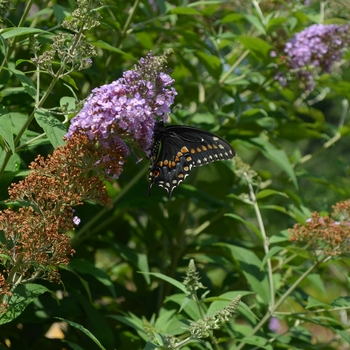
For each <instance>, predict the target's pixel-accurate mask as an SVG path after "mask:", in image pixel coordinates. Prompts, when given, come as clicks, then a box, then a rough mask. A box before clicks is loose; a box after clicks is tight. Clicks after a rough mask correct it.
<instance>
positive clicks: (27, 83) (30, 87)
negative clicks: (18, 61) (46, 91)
mask: <svg viewBox="0 0 350 350" xmlns="http://www.w3.org/2000/svg"><path fill="white" fill-rule="evenodd" d="M9 71H10V72H12V73H13V74H14V75H15V76H16V78H17V79H18V80H19V81H20V82H21V84H22V86H23V88H24V90H25V91H26V92H27V93H28V95H29V96H31V97H32V98H33V99H34V100H35V99H36V88H35V86H34V84H33V82H32V81H31V80H30V79H29V78H28V77H27V76H26V75H25V74H24V73H23V72H21V71H20V70H18V69H14V68H9Z"/></svg>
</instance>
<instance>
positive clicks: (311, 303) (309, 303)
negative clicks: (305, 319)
mask: <svg viewBox="0 0 350 350" xmlns="http://www.w3.org/2000/svg"><path fill="white" fill-rule="evenodd" d="M312 307H317V308H320V307H322V308H323V309H330V308H331V306H330V305H329V304H326V303H323V302H322V301H320V300H317V299H315V298H313V297H311V296H309V298H308V300H307V306H306V309H310V308H312Z"/></svg>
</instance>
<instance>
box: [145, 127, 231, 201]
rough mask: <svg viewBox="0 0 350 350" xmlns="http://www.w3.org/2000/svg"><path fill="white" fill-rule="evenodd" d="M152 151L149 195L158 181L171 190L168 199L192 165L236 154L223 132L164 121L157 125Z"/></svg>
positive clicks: (160, 184) (188, 172)
mask: <svg viewBox="0 0 350 350" xmlns="http://www.w3.org/2000/svg"><path fill="white" fill-rule="evenodd" d="M150 151H151V153H150V158H151V165H150V167H149V180H150V184H149V188H148V195H150V194H151V187H152V185H153V183H155V184H157V185H158V186H160V187H163V188H165V189H166V190H167V191H168V195H169V199H170V197H171V194H172V192H173V190H174V188H175V187H177V186H178V185H179V183H180V182H182V181H184V180H185V179H186V177H187V176H188V175H189V174H190V172H191V169H192V167H197V166H202V165H206V164H208V163H210V162H215V161H216V160H224V159H231V158H233V157H234V156H235V151H234V149H233V148H232V147H231V145H230V144H229V143H228V142H227V141H225V140H224V139H223V138H221V137H220V136H217V135H215V134H213V133H211V132H208V131H204V130H200V129H197V128H193V127H191V126H182V125H170V126H165V125H164V123H163V121H157V122H156V124H155V126H154V131H153V139H152V144H151V147H150Z"/></svg>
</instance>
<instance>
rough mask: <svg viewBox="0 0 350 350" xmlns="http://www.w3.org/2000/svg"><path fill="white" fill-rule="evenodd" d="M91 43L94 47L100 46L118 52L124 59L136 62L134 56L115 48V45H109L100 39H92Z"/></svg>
mask: <svg viewBox="0 0 350 350" xmlns="http://www.w3.org/2000/svg"><path fill="white" fill-rule="evenodd" d="M91 44H92V45H94V46H95V47H100V48H102V49H105V50H109V51H112V52H116V53H119V54H121V55H122V56H124V58H125V59H127V60H131V61H134V62H137V59H136V58H135V57H134V56H132V55H131V54H129V53H126V52H124V51H123V50H120V49H118V48H116V47H115V46H113V45H110V44H108V43H106V42H104V41H102V40H98V41H93V42H91Z"/></svg>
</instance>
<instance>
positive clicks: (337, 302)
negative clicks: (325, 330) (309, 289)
mask: <svg viewBox="0 0 350 350" xmlns="http://www.w3.org/2000/svg"><path fill="white" fill-rule="evenodd" d="M331 305H332V307H349V306H350V296H345V297H339V298H336V299H334V300H333V301H332V302H331Z"/></svg>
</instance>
